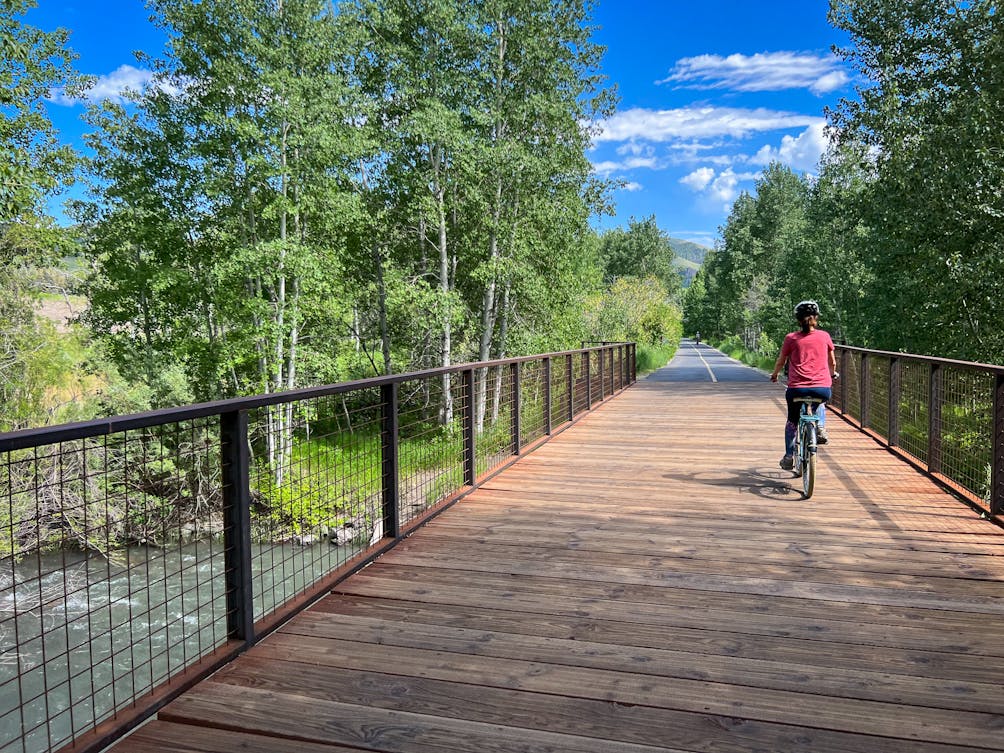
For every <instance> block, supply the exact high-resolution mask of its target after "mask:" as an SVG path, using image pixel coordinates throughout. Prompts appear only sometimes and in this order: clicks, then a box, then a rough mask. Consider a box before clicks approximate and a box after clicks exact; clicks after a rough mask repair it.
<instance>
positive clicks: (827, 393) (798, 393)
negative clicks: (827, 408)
mask: <svg viewBox="0 0 1004 753" xmlns="http://www.w3.org/2000/svg"><path fill="white" fill-rule="evenodd" d="M796 397H819V398H822V399H823V402H828V401H829V399H830V398H831V397H833V390H832V389H830V388H829V387H789V388H788V389H786V390H785V391H784V399H785V400H787V401H788V421H790V422H791V423H793V424H797V423H798V413H799V411H801V410H802V404H801V403H795V402H792V401H793V400H794V399H795V398H796Z"/></svg>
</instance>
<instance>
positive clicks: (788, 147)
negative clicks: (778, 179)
mask: <svg viewBox="0 0 1004 753" xmlns="http://www.w3.org/2000/svg"><path fill="white" fill-rule="evenodd" d="M828 145H829V140H828V139H827V138H826V129H825V128H824V127H823V125H821V124H815V125H811V126H809V127H808V128H806V129H805V130H804V131H803V132H802V133H801V134H799V135H798V136H785V137H784V138H782V139H781V145H780V146H779V147H777V148H775V147H772V146H770V145H765V146H763V147H761V148H760V150H759V151H758V152H757V153H756V154H754V155H753V156H752V157H750V158H749V162H751V163H752V164H754V165H766V164H768V163H770V162H775V161H776V162H782V163H784V164H785V165H788V166H789V167H791V168H792V169H793V170H814V169H815V168H816V166H817V165H818V164H819V158H820V157H822V155H823V153H824V152H826V148H827V146H828Z"/></svg>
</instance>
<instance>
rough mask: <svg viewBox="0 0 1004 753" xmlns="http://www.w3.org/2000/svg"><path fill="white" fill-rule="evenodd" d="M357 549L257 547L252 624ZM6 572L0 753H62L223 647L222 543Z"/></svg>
mask: <svg viewBox="0 0 1004 753" xmlns="http://www.w3.org/2000/svg"><path fill="white" fill-rule="evenodd" d="M358 551H359V548H358V547H346V546H341V547H335V546H331V545H330V544H329V543H328V542H327V541H322V542H320V543H316V544H312V545H309V546H301V545H294V544H277V545H256V546H255V547H254V549H253V552H252V572H253V580H252V582H253V584H254V585H253V588H254V602H255V619H260V618H261V617H263V616H265V615H267V614H269V613H270V612H271V611H272V610H273V609H274V608H275V607H276V606H277V605H281V604H282V603H284V602H286V601H288V600H289V599H291V598H293V597H294V596H296V595H297V594H298V593H300V592H301V591H303V590H304V589H305V588H306V587H308V586H309V585H311V584H312V583H314V582H316V581H317V580H319V579H320V578H322V577H323V576H324V575H325V574H326V573H328V572H331V571H332V570H333V569H335V568H336V567H338V566H339V565H341V564H342V563H344V562H345V561H346V560H347V559H348V558H349V557H351V556H352V555H354V554H355V553H356V552H358ZM0 564H2V566H3V569H2V570H0V751H2V752H3V753H8V751H9V752H10V753H40V752H43V751H49V750H53V749H55V748H58V747H60V746H61V745H64V744H66V743H67V742H69V741H70V740H71V739H72V737H73V736H75V735H79V734H80V733H81V732H83V731H86V730H88V729H90V728H91V727H92V726H93V725H94V724H95V720H97V721H101V720H103V719H106V718H108V717H109V716H111V715H112V714H113V713H114V711H115V710H116V709H118V708H122V707H123V706H125V705H128V704H129V703H130V702H131V701H132V700H133V699H135V698H137V697H139V696H142V695H143V694H144V693H146V692H148V691H150V690H152V689H153V688H154V687H156V686H157V685H159V684H160V683H162V682H164V681H165V680H166V679H168V678H169V677H171V676H174V675H176V674H178V673H179V672H180V671H182V670H183V669H184V668H185V667H187V666H189V665H191V664H192V663H193V662H194V661H195V660H196V659H198V658H199V657H201V656H204V655H206V654H208V653H210V652H211V651H212V650H213V649H214V648H216V647H218V646H220V645H221V644H222V643H224V642H225V641H226V594H225V590H224V557H223V544H222V542H221V541H218V540H217V541H212V542H208V541H203V542H197V543H192V544H186V545H184V546H179V547H176V548H170V549H153V548H131V549H129V550H127V551H124V552H122V553H120V554H119V555H117V556H116V557H115V558H114V559H113V560H112V561H109V560H108V559H105V558H104V557H101V556H97V555H93V554H92V555H90V556H88V555H85V554H82V553H73V552H67V553H58V554H51V555H45V556H36V557H30V558H27V559H26V560H23V561H21V562H19V563H16V564H14V563H13V561H12V560H10V559H8V560H4V561H3V562H2V563H0Z"/></svg>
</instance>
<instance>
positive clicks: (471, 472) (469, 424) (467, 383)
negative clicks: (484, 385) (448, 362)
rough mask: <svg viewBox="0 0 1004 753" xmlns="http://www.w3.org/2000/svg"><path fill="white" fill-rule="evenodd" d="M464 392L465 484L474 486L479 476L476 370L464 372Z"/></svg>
mask: <svg viewBox="0 0 1004 753" xmlns="http://www.w3.org/2000/svg"><path fill="white" fill-rule="evenodd" d="M464 391H465V392H466V393H467V406H466V410H465V411H464V483H465V484H467V485H468V486H474V480H475V479H476V478H477V475H478V465H477V461H476V459H477V455H476V450H477V446H476V445H475V438H474V421H475V418H476V417H475V415H474V407H475V406H474V369H467V371H465V372H464ZM486 397H487V395H486Z"/></svg>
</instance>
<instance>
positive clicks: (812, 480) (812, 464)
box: [802, 424, 816, 499]
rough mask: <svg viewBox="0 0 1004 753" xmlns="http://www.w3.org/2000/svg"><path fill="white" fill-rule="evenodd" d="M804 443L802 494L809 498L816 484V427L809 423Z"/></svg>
mask: <svg viewBox="0 0 1004 753" xmlns="http://www.w3.org/2000/svg"><path fill="white" fill-rule="evenodd" d="M803 440H804V441H803V443H802V496H803V497H804V498H805V499H808V498H809V497H811V496H812V490H813V489H814V488H815V486H816V453H815V449H816V427H815V426H812V425H811V424H810V425H807V426H806V427H805V435H804V436H803Z"/></svg>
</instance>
